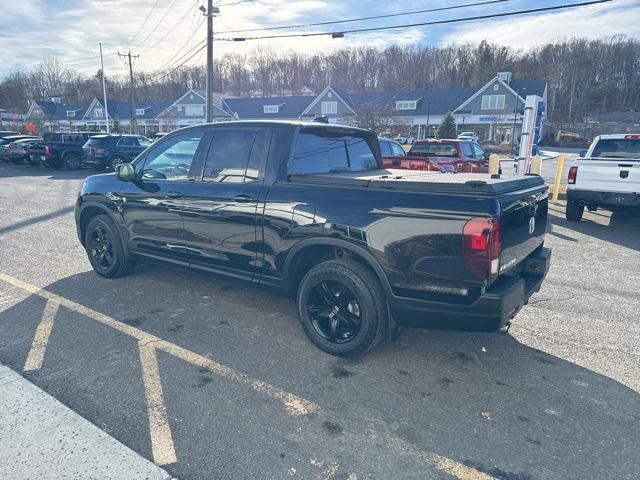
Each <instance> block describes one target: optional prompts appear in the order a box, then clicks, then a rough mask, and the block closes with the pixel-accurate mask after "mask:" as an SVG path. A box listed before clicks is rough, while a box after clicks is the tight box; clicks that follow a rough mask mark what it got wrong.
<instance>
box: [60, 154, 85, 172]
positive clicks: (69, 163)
mask: <svg viewBox="0 0 640 480" xmlns="http://www.w3.org/2000/svg"><path fill="white" fill-rule="evenodd" d="M81 164H82V159H81V158H80V155H78V154H77V153H68V154H66V155H65V156H64V166H65V168H66V169H67V170H77V169H79V168H80V165H81Z"/></svg>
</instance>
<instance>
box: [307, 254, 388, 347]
mask: <svg viewBox="0 0 640 480" xmlns="http://www.w3.org/2000/svg"><path fill="white" fill-rule="evenodd" d="M296 301H297V305H298V315H299V318H300V322H301V323H302V328H303V330H304V332H305V334H306V335H307V337H308V338H309V339H310V340H311V341H312V342H313V343H314V344H315V345H316V346H317V347H318V348H319V349H320V350H323V351H324V352H327V353H329V354H331V355H337V356H341V357H349V356H356V355H360V354H363V353H364V352H366V351H367V350H369V349H370V348H372V347H374V346H375V345H376V344H378V343H379V342H380V340H382V338H383V337H384V332H385V329H386V326H387V308H386V302H385V294H384V290H383V289H382V286H381V285H380V281H379V280H378V278H377V277H376V275H375V274H374V273H373V272H371V270H369V269H368V268H367V267H365V266H364V265H362V264H360V263H358V262H355V261H351V260H330V261H327V262H322V263H319V264H317V265H315V266H313V267H312V268H311V269H310V270H309V271H308V272H307V274H306V275H305V276H304V278H303V279H302V281H301V282H300V285H299V286H298V293H297V297H296Z"/></svg>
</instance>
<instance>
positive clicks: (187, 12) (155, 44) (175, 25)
mask: <svg viewBox="0 0 640 480" xmlns="http://www.w3.org/2000/svg"><path fill="white" fill-rule="evenodd" d="M197 4H198V2H197V1H196V2H195V5H194V6H196V5H197ZM194 6H191V7H189V8H188V9H187V11H186V12H185V13H184V15H183V16H182V17H180V20H178V21H177V22H176V23H175V24H174V25H173V27H171V29H170V30H169V31H168V32H167V33H165V34H164V35H163V36H162V37H160V39H159V40H158V41H157V42H155V43H154V44H153V45H151V46H150V47H147V48H145V49H144V50H143V52H148V51H149V50H152V49H153V48H155V47H156V46H157V45H158V44H159V43H160V42H162V41H163V40H164V39H165V38H167V37H168V36H169V34H170V33H171V32H173V31H174V30H175V29H176V27H177V26H178V25H180V23H182V21H183V20H184V19H185V18H186V16H187V15H189V13H190V12H191V10H192V9H194ZM195 11H196V12H197V11H198V10H197V9H195ZM192 24H193V22H192ZM143 52H142V53H143Z"/></svg>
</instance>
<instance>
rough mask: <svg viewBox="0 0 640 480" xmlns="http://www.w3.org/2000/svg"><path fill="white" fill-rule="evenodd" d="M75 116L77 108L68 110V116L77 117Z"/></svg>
mask: <svg viewBox="0 0 640 480" xmlns="http://www.w3.org/2000/svg"><path fill="white" fill-rule="evenodd" d="M75 116H76V112H75V110H67V117H75Z"/></svg>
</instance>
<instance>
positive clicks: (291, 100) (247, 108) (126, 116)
mask: <svg viewBox="0 0 640 480" xmlns="http://www.w3.org/2000/svg"><path fill="white" fill-rule="evenodd" d="M528 95H536V96H538V97H540V98H541V99H542V100H543V101H546V97H547V82H546V81H544V80H514V79H513V78H512V74H511V73H510V72H499V73H498V74H497V75H496V76H495V77H494V78H492V79H491V80H490V81H489V82H487V83H486V84H485V85H483V86H481V87H480V88H471V87H466V88H432V89H426V90H407V91H386V92H353V93H352V92H348V91H346V90H344V89H341V88H339V87H336V86H335V85H328V86H327V87H326V88H325V89H324V90H323V91H322V92H320V93H319V94H318V95H290V96H277V97H245V98H238V97H226V96H224V95H222V94H219V93H214V95H213V99H212V108H213V121H214V122H220V121H226V120H234V119H241V120H254V119H265V120H267V119H280V120H312V119H314V118H316V117H321V116H322V117H326V118H327V119H328V121H329V122H332V123H347V124H354V123H357V122H356V119H357V117H358V115H359V112H362V111H363V109H365V108H370V107H375V108H376V109H378V110H379V111H380V112H381V114H384V115H385V117H388V118H390V119H391V122H392V123H393V127H394V129H395V130H397V131H402V132H411V135H412V136H413V137H414V138H418V139H421V138H426V137H428V136H434V135H435V133H436V130H437V127H438V125H440V123H441V122H442V119H443V118H444V116H445V115H446V114H447V113H449V112H451V113H452V114H453V115H454V117H455V119H456V124H457V127H458V130H459V131H473V132H475V133H476V134H478V136H479V138H480V140H481V141H484V142H486V141H494V142H497V143H501V142H507V141H509V140H510V139H511V136H512V134H513V133H514V132H515V134H516V135H518V133H519V129H520V124H521V122H522V116H521V113H520V112H521V110H522V108H523V106H524V102H525V99H526V97H527V96H528ZM105 110H108V112H107V116H108V121H109V123H110V125H112V123H113V121H114V119H116V118H117V119H118V121H119V122H120V125H121V126H122V127H123V129H124V130H125V131H126V130H127V129H128V128H129V126H130V124H131V120H132V118H133V116H134V114H135V117H136V120H137V123H138V127H139V132H140V133H143V134H151V133H154V132H167V131H171V130H174V129H176V128H180V127H185V126H189V125H198V124H201V123H204V122H205V118H206V93H205V92H204V91H202V90H196V89H191V90H188V91H187V92H185V93H184V94H183V95H182V96H180V98H178V99H177V100H175V101H173V102H171V101H163V100H160V101H140V102H139V103H138V104H136V107H135V111H134V110H133V108H132V106H131V104H130V103H129V102H122V101H119V100H107V106H106V107H105V106H104V105H103V101H102V100H100V99H97V98H94V99H93V100H92V101H91V102H89V103H88V104H87V105H69V104H63V103H62V102H61V101H60V99H59V98H58V99H52V100H51V101H50V102H42V101H35V102H32V104H31V107H30V109H29V112H28V113H27V121H29V119H30V118H35V117H38V118H40V119H44V120H43V121H44V125H45V126H46V129H63V130H73V131H77V130H82V129H86V128H93V129H96V128H97V129H100V130H102V131H104V130H105Z"/></svg>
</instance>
